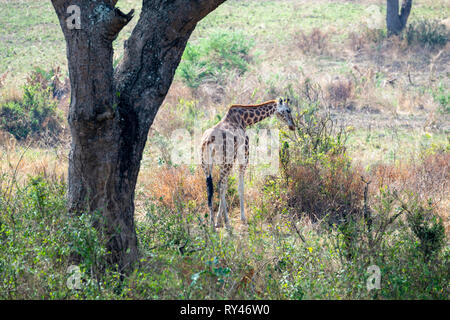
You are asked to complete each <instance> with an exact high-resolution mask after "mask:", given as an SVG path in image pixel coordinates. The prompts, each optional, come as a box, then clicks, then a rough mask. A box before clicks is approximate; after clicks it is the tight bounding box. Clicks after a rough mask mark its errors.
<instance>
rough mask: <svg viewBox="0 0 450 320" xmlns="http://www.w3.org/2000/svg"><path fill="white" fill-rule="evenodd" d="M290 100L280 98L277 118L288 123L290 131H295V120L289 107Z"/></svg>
mask: <svg viewBox="0 0 450 320" xmlns="http://www.w3.org/2000/svg"><path fill="white" fill-rule="evenodd" d="M289 102H290V100H289V99H283V98H280V99H279V100H278V102H277V111H276V112H275V113H276V115H277V117H278V118H279V119H280V120H281V121H283V122H284V123H286V124H287V125H288V127H289V129H290V130H295V125H294V120H293V119H292V114H291V107H290V106H289Z"/></svg>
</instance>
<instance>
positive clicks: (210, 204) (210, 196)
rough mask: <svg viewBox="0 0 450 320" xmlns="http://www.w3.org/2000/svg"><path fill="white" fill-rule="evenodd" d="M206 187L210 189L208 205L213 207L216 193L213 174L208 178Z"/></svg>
mask: <svg viewBox="0 0 450 320" xmlns="http://www.w3.org/2000/svg"><path fill="white" fill-rule="evenodd" d="M206 189H207V190H208V206H209V207H210V208H212V198H213V193H214V187H213V180H212V176H211V174H209V176H208V177H207V178H206Z"/></svg>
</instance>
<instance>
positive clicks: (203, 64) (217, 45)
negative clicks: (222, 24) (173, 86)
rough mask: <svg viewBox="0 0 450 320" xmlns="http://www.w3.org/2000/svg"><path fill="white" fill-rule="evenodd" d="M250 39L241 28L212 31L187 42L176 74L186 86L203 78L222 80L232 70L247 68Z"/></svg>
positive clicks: (194, 86) (192, 84)
mask: <svg viewBox="0 0 450 320" xmlns="http://www.w3.org/2000/svg"><path fill="white" fill-rule="evenodd" d="M253 46H254V41H253V40H252V39H251V38H248V37H246V36H245V35H244V34H243V33H242V32H215V33H213V34H212V35H211V36H210V37H209V38H205V39H201V40H199V41H198V42H197V43H195V44H194V43H188V45H187V46H186V50H185V51H184V54H183V57H182V59H181V63H180V65H179V67H178V70H177V74H178V75H179V76H180V77H181V79H182V80H183V82H184V83H185V84H186V85H187V86H189V87H190V88H197V87H199V86H200V85H201V84H202V83H204V82H206V81H213V82H219V83H221V82H223V81H224V80H225V79H226V78H227V76H229V75H230V74H232V73H237V74H243V73H245V72H246V71H247V70H248V67H249V61H250V50H251V48H252V47H253Z"/></svg>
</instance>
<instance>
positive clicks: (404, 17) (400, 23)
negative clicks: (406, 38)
mask: <svg viewBox="0 0 450 320" xmlns="http://www.w3.org/2000/svg"><path fill="white" fill-rule="evenodd" d="M411 7H412V0H403V2H402V9H401V11H400V14H399V12H398V9H399V0H387V6H386V25H387V30H388V35H398V34H400V32H402V31H403V29H404V28H405V27H406V22H407V21H408V17H409V14H410V13H411Z"/></svg>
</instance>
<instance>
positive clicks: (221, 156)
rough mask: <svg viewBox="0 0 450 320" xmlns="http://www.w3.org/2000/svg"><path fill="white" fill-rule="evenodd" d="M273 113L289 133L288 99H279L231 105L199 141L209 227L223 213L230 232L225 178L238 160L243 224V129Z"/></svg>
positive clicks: (291, 126) (246, 153)
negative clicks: (216, 171)
mask: <svg viewBox="0 0 450 320" xmlns="http://www.w3.org/2000/svg"><path fill="white" fill-rule="evenodd" d="M273 114H276V115H277V116H278V117H279V118H280V119H281V120H282V121H283V122H285V123H286V124H287V125H288V126H289V129H290V130H294V129H295V125H294V121H293V120H292V115H291V108H290V107H289V99H282V98H280V99H279V100H278V101H277V100H271V101H267V102H264V103H262V104H258V105H232V106H231V107H230V108H229V110H228V112H227V114H226V116H225V117H224V118H223V119H222V121H220V122H219V123H218V124H217V125H215V126H214V127H212V128H210V129H208V130H206V131H205V133H204V134H203V138H202V149H201V150H202V168H203V170H204V172H205V175H206V187H207V191H208V206H209V213H210V221H211V225H212V228H213V229H214V228H215V227H220V226H221V216H222V214H223V216H224V219H225V225H226V227H227V228H228V229H229V228H230V224H229V220H228V210H227V204H226V200H225V194H226V190H227V184H228V176H229V174H230V172H231V169H232V168H233V163H234V162H235V160H236V158H238V161H239V188H238V191H239V200H240V206H241V220H242V222H244V223H246V222H247V221H246V218H245V212H244V174H245V169H246V168H247V165H248V156H249V140H248V136H247V134H246V133H245V129H246V128H247V127H248V126H250V125H252V124H255V123H257V122H259V121H261V120H263V119H265V118H267V117H270V116H272V115H273ZM213 164H218V165H219V166H220V177H219V197H220V202H219V211H218V213H217V225H216V226H215V225H214V223H215V221H214V212H213V207H212V196H213V181H212V168H213Z"/></svg>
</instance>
